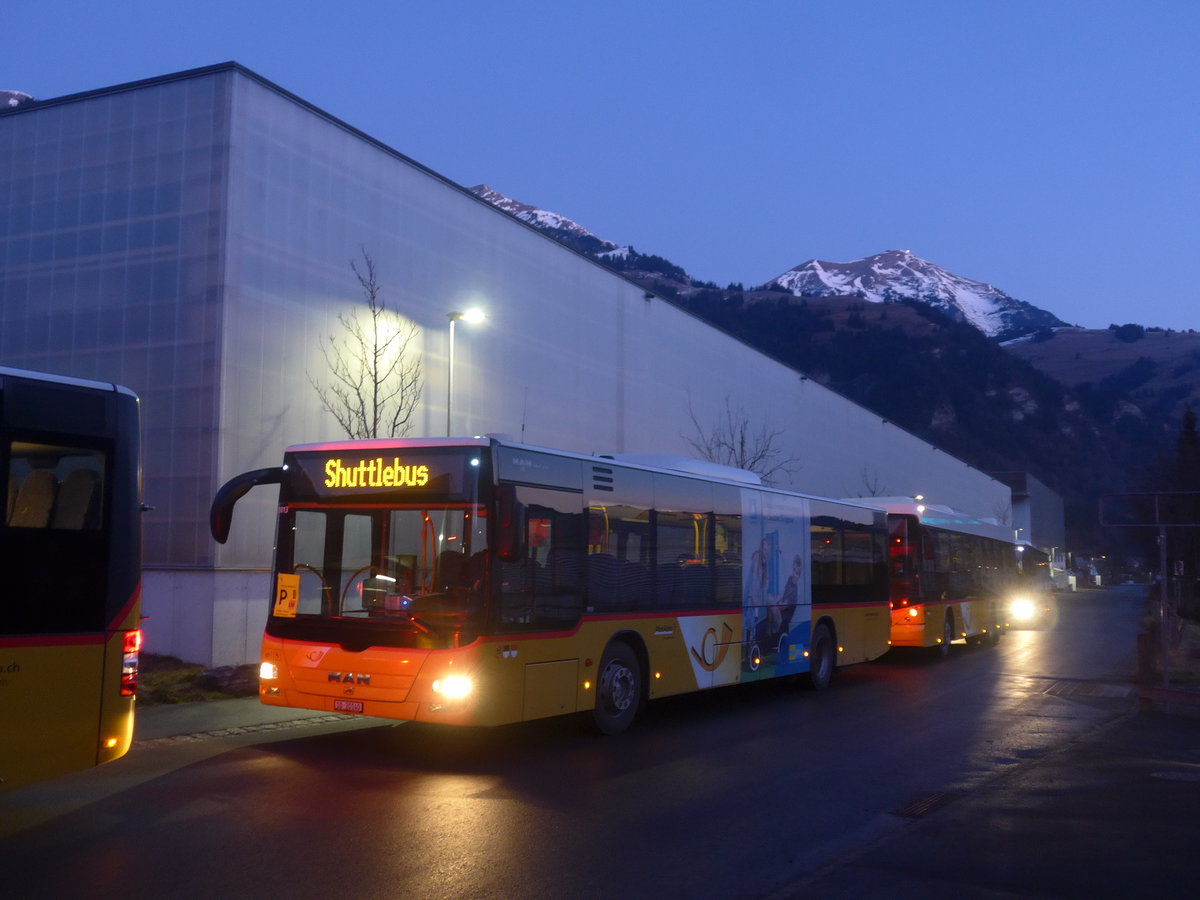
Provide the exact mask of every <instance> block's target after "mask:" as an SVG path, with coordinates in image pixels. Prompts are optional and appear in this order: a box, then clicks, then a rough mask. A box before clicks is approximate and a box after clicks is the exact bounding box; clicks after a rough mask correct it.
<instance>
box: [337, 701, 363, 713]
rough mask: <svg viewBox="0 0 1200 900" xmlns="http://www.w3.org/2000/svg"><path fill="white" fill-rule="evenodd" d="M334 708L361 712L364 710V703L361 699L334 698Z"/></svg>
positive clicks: (340, 710)
mask: <svg viewBox="0 0 1200 900" xmlns="http://www.w3.org/2000/svg"><path fill="white" fill-rule="evenodd" d="M333 708H334V710H336V711H337V712H356V713H360V712H362V711H363V705H362V701H361V700H334V701H333Z"/></svg>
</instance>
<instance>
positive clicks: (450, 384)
mask: <svg viewBox="0 0 1200 900" xmlns="http://www.w3.org/2000/svg"><path fill="white" fill-rule="evenodd" d="M446 317H447V318H449V319H450V352H449V354H448V355H447V356H448V363H449V370H448V372H447V374H446V437H450V435H451V431H450V411H451V406H452V405H453V403H454V325H455V323H456V322H466V323H468V324H471V325H475V324H478V323H479V322H482V321H483V320H484V319H485V318H487V316H485V315H484V313H483V310H481V309H468V310H467V311H466V312H458V311H455V312H448V313H446Z"/></svg>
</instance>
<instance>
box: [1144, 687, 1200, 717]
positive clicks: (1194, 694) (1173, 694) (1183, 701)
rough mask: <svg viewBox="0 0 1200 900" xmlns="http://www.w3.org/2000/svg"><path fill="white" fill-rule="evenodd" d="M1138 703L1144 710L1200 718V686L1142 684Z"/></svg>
mask: <svg viewBox="0 0 1200 900" xmlns="http://www.w3.org/2000/svg"><path fill="white" fill-rule="evenodd" d="M1138 704H1139V706H1140V708H1141V709H1143V710H1154V711H1155V712H1160V713H1165V714H1167V715H1171V716H1186V717H1188V718H1200V688H1195V687H1191V686H1188V687H1162V686H1159V687H1152V686H1150V685H1142V686H1141V687H1140V688H1139V689H1138Z"/></svg>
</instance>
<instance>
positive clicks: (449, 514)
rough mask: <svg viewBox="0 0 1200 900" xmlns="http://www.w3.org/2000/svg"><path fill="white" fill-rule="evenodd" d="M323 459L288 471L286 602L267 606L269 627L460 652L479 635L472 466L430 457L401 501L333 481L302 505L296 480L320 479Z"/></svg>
mask: <svg viewBox="0 0 1200 900" xmlns="http://www.w3.org/2000/svg"><path fill="white" fill-rule="evenodd" d="M327 458H328V457H327V455H321V456H320V457H318V458H311V457H310V458H307V459H300V460H293V462H296V463H298V465H295V466H293V467H292V468H291V471H292V472H293V473H298V474H293V476H292V478H290V479H289V480H287V481H285V482H284V485H283V490H284V493H285V495H290V496H289V497H288V499H290V500H291V501H292V502H290V503H287V504H286V506H285V507H284V511H283V515H282V516H281V519H280V530H279V542H278V549H277V557H276V567H277V578H278V580H279V585H280V588H281V589H282V588H285V587H288V586H290V587H291V589H292V591H293V597H294V602H287V603H278V602H277V603H276V604H275V605H274V607H273V609H272V616H271V625H270V626H269V628H271V629H272V630H273V632H274V633H280V632H282V633H287V634H290V635H292V636H300V634H302V633H303V632H304V631H305V630H307V629H308V628H311V627H316V626H317V624H318V623H321V627H328V626H330V625H332V626H334V627H335V628H336V627H337V623H342V627H343V628H344V630H345V631H344V634H340V635H338V636H339V639H340V638H341V637H345V636H347V635H350V637H348V638H347V639H348V640H349V641H350V642H351V643H365V644H374V645H384V646H418V647H454V646H460V645H462V644H463V643H469V642H470V641H471V640H473V639H474V638H475V637H476V636H478V635H479V634H480V633H482V632H483V631H484V629H485V625H486V623H487V617H488V613H489V612H490V610H489V609H488V604H487V598H488V596H489V591H488V586H489V577H488V576H489V572H488V564H487V556H488V554H487V546H488V540H487V522H488V519H487V512H486V507H485V506H484V505H483V504H481V503H480V502H479V501H478V500H477V499H476V496H475V495H476V494H477V492H478V475H479V471H480V466H479V465H478V462H477V461H476V462H475V463H474V464H472V463H471V462H470V461H469V460H465V459H464V457H463V454H461V453H458V454H453V455H439V456H436V457H435V456H434V455H433V454H428V455H427V459H428V465H429V470H430V477H429V479H428V481H427V482H426V483H424V484H420V485H416V484H414V485H412V486H410V488H408V493H403V494H402V493H401V492H400V491H398V490H397V489H396V488H395V486H394V485H393V486H390V489H389V490H388V491H386V492H384V493H380V492H378V491H375V490H373V489H372V487H371V485H370V484H366V485H365V486H347V485H346V479H345V478H344V477H342V478H341V481H340V482H338V483H335V484H334V485H326V484H325V483H324V482H323V481H322V482H321V483H319V484H317V485H316V492H317V494H318V495H319V499H316V498H314V500H313V501H312V502H306V500H308V497H305V496H304V495H305V494H308V493H310V491H311V490H312V489H313V487H312V486H313V481H312V479H311V478H304V477H301V476H304V475H305V474H309V475H311V473H313V472H314V471H316V472H323V471H325V468H324V462H323V460H324V459H327ZM339 465H341V463H340V462H339ZM382 465H395V466H400V465H407V464H406V463H400V462H398V461H397V462H395V463H393V462H391V461H390V460H389V461H387V462H386V463H383V464H380V465H377V466H376V468H380V467H381V466H382ZM343 468H345V467H344V466H343ZM356 468H357V466H356ZM329 471H331V472H333V471H335V469H334V468H332V467H331V468H330V469H329ZM337 471H338V472H340V471H341V470H337ZM363 471H366V467H365V466H364V467H363ZM409 471H411V467H410V469H409ZM439 472H440V473H442V474H441V476H440V477H439V476H438V474H437V473H439ZM339 477H340V476H339ZM298 478H299V480H298ZM331 480H334V479H331ZM368 481H369V479H368ZM355 501H358V502H355ZM409 501H411V502H409ZM306 623H307V624H306ZM364 629H368V630H367V631H364ZM355 636H356V637H355Z"/></svg>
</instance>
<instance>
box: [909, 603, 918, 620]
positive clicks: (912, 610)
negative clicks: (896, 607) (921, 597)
mask: <svg viewBox="0 0 1200 900" xmlns="http://www.w3.org/2000/svg"><path fill="white" fill-rule="evenodd" d="M920 614H921V612H920V610H918V609H917V608H916V607H915V606H910V607H909V608H908V617H909V618H910V619H915V618H916V617H917V616H919V615H920Z"/></svg>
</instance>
